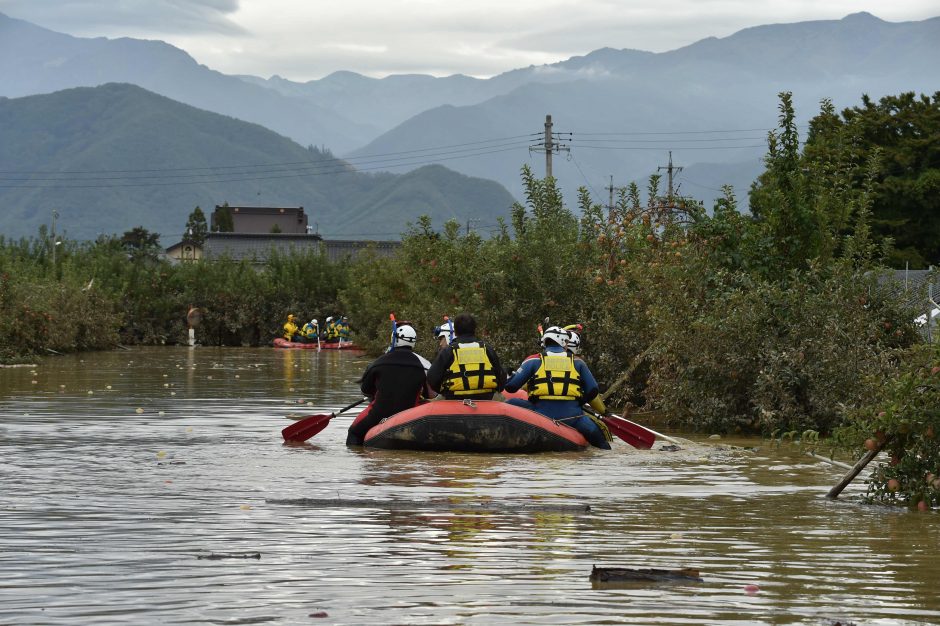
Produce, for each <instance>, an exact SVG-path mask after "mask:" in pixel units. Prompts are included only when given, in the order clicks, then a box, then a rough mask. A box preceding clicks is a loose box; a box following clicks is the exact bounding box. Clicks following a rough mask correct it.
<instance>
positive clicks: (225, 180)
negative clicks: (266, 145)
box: [0, 147, 519, 189]
mask: <svg viewBox="0 0 940 626" xmlns="http://www.w3.org/2000/svg"><path fill="white" fill-rule="evenodd" d="M517 149H519V148H517V147H514V148H503V149H499V150H487V151H482V152H477V153H473V154H463V155H456V156H449V157H444V158H439V159H435V160H432V161H412V162H404V161H403V162H401V163H397V164H394V165H391V166H388V165H385V166H375V167H364V168H357V169H352V168H349V167H341V168H340V169H336V170H332V171H320V172H318V171H304V172H299V173H291V174H287V173H284V174H278V175H275V176H242V177H239V178H214V179H203V180H166V179H164V180H160V179H159V178H158V179H157V180H156V181H154V182H141V183H123V184H113V183H112V184H100V185H97V184H96V185H74V184H69V185H58V184H51V185H28V184H22V185H20V184H17V185H3V184H0V189H50V188H58V189H114V188H120V187H163V186H169V185H203V184H215V183H237V182H246V181H258V180H278V179H284V178H303V177H309V176H329V175H333V174H355V173H359V172H365V171H375V170H387V169H388V168H389V167H406V166H419V165H428V164H431V163H436V162H438V161H452V160H457V159H465V158H470V157H477V156H485V155H487V154H497V153H500V152H509V151H511V150H517ZM224 175H225V174H219V176H224ZM227 175H228V176H233V175H235V174H227ZM193 176H203V177H208V176H213V175H212V174H194V175H189V176H188V177H190V178H191V177H193ZM186 177H187V175H179V176H175V177H166V178H186ZM84 180H87V181H94V180H95V179H84ZM25 182H29V181H28V180H27V181H25ZM45 182H51V183H57V182H83V180H76V181H69V180H64V179H56V180H50V181H45Z"/></svg>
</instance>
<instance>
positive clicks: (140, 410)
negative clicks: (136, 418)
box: [134, 407, 144, 415]
mask: <svg viewBox="0 0 940 626" xmlns="http://www.w3.org/2000/svg"><path fill="white" fill-rule="evenodd" d="M143 412H144V410H143V409H142V408H140V407H137V409H136V410H135V411H134V413H137V414H138V415H140V414H141V413H143Z"/></svg>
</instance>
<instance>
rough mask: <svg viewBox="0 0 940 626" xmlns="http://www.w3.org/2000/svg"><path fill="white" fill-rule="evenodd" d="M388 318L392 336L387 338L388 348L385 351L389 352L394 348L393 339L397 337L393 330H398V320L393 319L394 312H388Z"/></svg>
mask: <svg viewBox="0 0 940 626" xmlns="http://www.w3.org/2000/svg"><path fill="white" fill-rule="evenodd" d="M388 319H390V320H392V336H391V338H389V340H388V350H386V352H391V351H392V350H394V349H395V340H396V339H397V337H396V336H395V331H396V330H398V320H396V319H395V314H394V313H389V314H388Z"/></svg>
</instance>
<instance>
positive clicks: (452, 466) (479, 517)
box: [0, 348, 940, 624]
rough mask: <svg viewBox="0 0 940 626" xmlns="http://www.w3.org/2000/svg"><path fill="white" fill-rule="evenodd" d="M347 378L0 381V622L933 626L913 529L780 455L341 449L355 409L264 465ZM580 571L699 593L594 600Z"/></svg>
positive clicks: (39, 370) (248, 372)
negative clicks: (680, 577)
mask: <svg viewBox="0 0 940 626" xmlns="http://www.w3.org/2000/svg"><path fill="white" fill-rule="evenodd" d="M366 362H367V361H366V360H365V359H363V358H361V357H357V356H356V355H352V354H349V353H340V352H336V351H330V352H327V351H324V352H321V353H319V354H317V353H316V352H315V351H277V350H273V349H238V350H235V349H233V350H216V349H212V348H195V349H188V348H166V349H140V350H136V349H135V350H133V351H130V352H124V351H122V352H112V353H104V354H90V355H82V356H81V357H61V358H55V359H48V360H44V361H43V362H42V363H40V364H39V365H38V367H36V368H24V369H7V370H0V545H2V551H0V571H2V572H3V576H2V577H0V623H4V624H8V623H9V624H35V623H70V624H75V623H89V624H90V623H94V624H100V623H135V624H145V623H159V624H176V623H213V624H216V623H217V624H247V623H266V622H278V623H297V622H303V623H307V622H309V621H310V620H311V619H314V618H311V617H309V616H310V615H311V614H317V613H319V612H326V613H327V614H328V618H327V619H326V620H324V621H326V622H328V623H332V624H375V623H379V624H388V623H395V624H421V623H428V624H493V623H531V624H543V623H558V624H579V623H582V624H596V623H636V624H676V623H698V624H797V623H799V624H825V623H831V622H830V621H827V620H831V621H838V620H843V621H846V620H848V621H854V622H856V623H859V624H863V623H864V624H870V623H879V624H913V623H940V600H938V596H937V594H936V590H935V586H936V581H938V580H940V564H938V560H937V559H936V558H935V555H936V554H937V550H938V547H940V546H938V542H940V532H938V530H940V529H938V522H937V519H938V518H937V516H936V515H933V514H916V513H908V512H904V511H886V510H884V509H880V508H872V507H865V506H861V505H858V504H857V503H856V500H857V495H858V494H859V493H860V491H861V489H862V485H861V484H859V485H853V486H852V487H850V488H849V490H848V491H847V492H846V494H845V495H844V496H843V499H841V500H840V501H838V502H829V501H827V500H826V499H825V498H824V497H823V496H824V494H825V493H826V491H828V489H829V488H830V487H831V486H832V485H833V484H834V483H835V482H836V481H837V480H838V479H839V478H840V476H841V473H842V471H843V470H840V469H838V468H833V467H831V466H829V465H827V464H825V463H821V462H818V461H816V460H814V459H811V458H809V457H806V456H801V455H800V454H799V451H798V450H795V449H783V450H774V449H770V448H768V447H766V446H763V445H762V442H761V441H759V440H756V439H755V440H751V441H747V442H743V444H742V446H744V447H731V446H727V445H717V444H715V442H712V441H707V440H703V441H699V442H697V443H691V442H690V445H688V446H686V448H685V449H683V450H681V451H679V452H661V451H658V450H650V451H637V450H633V449H631V448H629V447H628V446H627V445H626V444H623V443H622V442H619V441H618V442H616V443H615V446H614V450H613V451H612V452H608V453H605V452H603V451H599V450H591V451H587V452H584V453H565V454H545V455H532V456H507V455H468V454H431V453H415V452H405V451H384V450H349V449H347V448H346V447H345V446H344V441H345V428H346V426H347V425H348V424H349V422H350V421H351V420H352V418H353V417H354V415H355V413H354V412H350V413H349V414H344V415H341V416H339V417H337V418H335V419H334V420H333V423H331V425H330V426H329V427H328V428H327V429H326V430H324V431H323V432H321V433H320V434H318V435H317V436H316V437H315V438H314V439H311V440H310V441H309V442H307V443H306V444H304V445H292V446H286V445H283V444H282V443H281V439H280V435H279V431H280V430H281V428H283V427H284V426H286V425H288V424H290V422H289V421H288V420H287V419H285V417H287V416H289V415H294V416H295V417H296V416H298V415H306V414H312V413H322V412H329V411H332V410H336V409H338V408H340V407H343V406H345V405H346V404H348V403H350V402H352V401H354V400H355V399H357V398H358V397H359V396H358V390H357V388H356V385H355V380H356V378H358V376H359V373H360V372H361V370H362V368H363V367H364V366H365V364H366ZM256 553H257V554H260V558H245V555H249V556H252V555H254V554H256ZM208 555H216V556H227V557H228V558H212V559H209V558H199V557H200V556H202V557H206V556H208ZM594 564H596V565H598V566H601V567H626V568H659V569H678V568H684V567H691V568H695V569H698V570H700V572H701V576H702V578H703V579H704V582H702V583H697V584H672V585H654V584H651V585H646V586H644V585H639V586H637V585H634V586H630V587H625V588H613V589H607V588H603V589H601V588H598V589H594V588H592V586H591V583H590V581H589V579H588V576H589V574H590V572H591V567H592V565H594ZM748 586H751V587H748ZM753 586H756V588H755V587H753Z"/></svg>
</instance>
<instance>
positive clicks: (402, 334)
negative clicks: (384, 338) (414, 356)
mask: <svg viewBox="0 0 940 626" xmlns="http://www.w3.org/2000/svg"><path fill="white" fill-rule="evenodd" d="M417 341H418V333H416V332H415V329H414V328H412V327H411V326H399V327H398V328H396V329H395V343H396V344H397V345H399V346H410V347H412V348H414V346H415V343H417Z"/></svg>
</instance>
